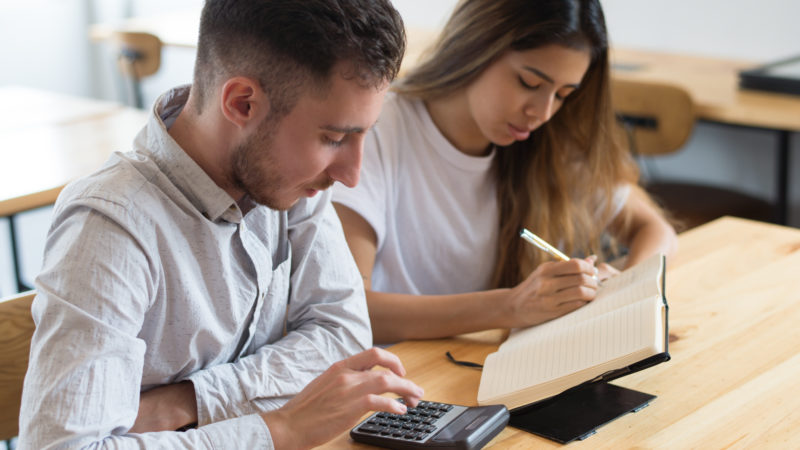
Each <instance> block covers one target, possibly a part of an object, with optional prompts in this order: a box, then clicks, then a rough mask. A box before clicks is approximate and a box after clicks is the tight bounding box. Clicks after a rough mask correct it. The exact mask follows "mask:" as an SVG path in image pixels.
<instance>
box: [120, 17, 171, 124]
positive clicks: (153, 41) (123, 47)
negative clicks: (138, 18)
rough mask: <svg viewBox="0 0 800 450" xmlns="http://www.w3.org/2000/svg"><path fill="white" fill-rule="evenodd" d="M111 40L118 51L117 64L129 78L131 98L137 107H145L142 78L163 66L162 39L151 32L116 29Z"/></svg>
mask: <svg viewBox="0 0 800 450" xmlns="http://www.w3.org/2000/svg"><path fill="white" fill-rule="evenodd" d="M111 42H112V44H113V46H114V49H115V50H116V53H117V66H118V67H119V70H120V72H121V73H122V75H123V76H124V77H125V78H126V79H127V80H128V91H129V94H128V95H129V98H132V100H133V102H132V103H133V105H134V106H136V107H137V108H140V109H141V108H144V100H143V97H142V86H141V80H142V79H143V78H145V77H148V76H150V75H153V74H154V73H156V72H157V71H158V68H159V67H160V66H161V40H160V39H159V38H158V37H157V36H155V35H152V34H150V33H142V32H133V31H116V32H114V33H113V34H112V36H111Z"/></svg>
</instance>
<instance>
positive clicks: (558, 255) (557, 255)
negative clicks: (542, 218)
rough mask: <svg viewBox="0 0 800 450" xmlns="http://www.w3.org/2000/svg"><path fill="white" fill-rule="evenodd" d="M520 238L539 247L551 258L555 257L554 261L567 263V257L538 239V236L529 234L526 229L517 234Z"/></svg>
mask: <svg viewBox="0 0 800 450" xmlns="http://www.w3.org/2000/svg"><path fill="white" fill-rule="evenodd" d="M519 235H520V237H522V239H525V240H526V241H528V242H530V243H531V244H533V245H535V246H537V247H539V248H540V249H541V250H544V251H545V252H547V253H549V254H550V255H551V256H553V257H555V258H556V259H560V260H561V261H569V256H567V255H565V254H563V253H561V252H560V251H559V250H558V249H557V248H555V247H553V246H552V245H550V244H548V243H547V241H545V240H544V239H542V238H540V237H539V236H537V235H535V234H533V233H531V232H530V231H528V229H526V228H523V229H522V230H521V231H520V232H519Z"/></svg>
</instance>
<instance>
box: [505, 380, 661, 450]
mask: <svg viewBox="0 0 800 450" xmlns="http://www.w3.org/2000/svg"><path fill="white" fill-rule="evenodd" d="M654 398H656V396H655V395H650V394H646V393H644V392H639V391H635V390H633V389H627V388H623V387H620V386H616V385H613V384H609V383H607V382H605V381H599V382H596V383H590V384H584V385H581V386H578V387H576V388H574V389H570V390H568V391H565V392H562V393H561V394H558V395H556V396H553V397H551V398H549V399H547V400H542V401H541V402H537V403H534V404H531V405H527V406H523V407H520V408H516V409H514V410H512V411H511V419H510V421H509V422H508V424H509V425H511V426H513V427H515V428H519V429H521V430H525V431H528V432H531V433H534V434H537V435H539V436H542V437H546V438H548V439H551V440H554V441H556V442H560V443H562V444H566V443H568V442H571V441H574V440H576V439H577V440H583V439H586V438H587V437H589V436H591V435H593V434H594V433H595V432H596V430H597V428H599V427H601V426H603V425H605V424H607V423H609V422H611V421H612V420H614V419H616V418H618V417H621V416H623V415H625V414H627V413H629V412H636V411H639V410H640V409H642V408H644V407H645V406H647V405H648V404H649V403H650V401H651V400H653V399H654Z"/></svg>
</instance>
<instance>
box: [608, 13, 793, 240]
mask: <svg viewBox="0 0 800 450" xmlns="http://www.w3.org/2000/svg"><path fill="white" fill-rule="evenodd" d="M603 7H604V10H605V13H606V21H607V25H608V29H609V34H610V36H611V41H612V45H618V46H621V47H638V48H644V49H650V50H663V51H674V52H680V53H691V54H697V55H711V56H721V57H726V58H732V59H741V60H749V61H754V62H756V63H758V62H769V61H773V60H777V59H781V58H786V57H789V56H793V55H800V27H798V26H797V18H798V17H800V2H798V1H796V0H762V1H759V2H755V1H750V0H670V1H641V0H604V1H603ZM797 114H798V115H800V110H798V111H797ZM776 139H777V137H776V133H774V132H770V131H764V130H753V129H742V128H732V127H725V126H721V125H715V124H703V123H701V124H699V125H698V126H697V127H696V129H695V133H694V135H693V136H692V138H691V139H690V141H689V143H688V144H687V146H686V148H685V149H684V150H682V151H681V152H679V153H677V154H676V155H672V156H669V157H664V158H659V159H658V160H655V161H653V163H654V164H653V167H654V168H655V170H656V171H657V172H658V173H659V174H660V175H661V176H662V177H669V178H676V179H685V180H692V181H702V182H707V183H709V184H718V185H724V186H738V187H739V188H740V189H741V190H743V191H745V192H749V193H751V194H754V195H758V196H760V197H762V198H767V199H774V198H775V197H774V195H775V189H776V188H775V185H776V183H777V181H776V180H775V171H776V167H775V165H776V164H775V163H776V161H775V158H776V154H775V153H776V150H775V149H776V146H777V140H776ZM789 179H790V186H789V188H790V195H789V203H790V206H791V210H790V214H789V223H790V224H791V225H794V226H800V134H798V133H793V134H792V136H791V151H790V170H789Z"/></svg>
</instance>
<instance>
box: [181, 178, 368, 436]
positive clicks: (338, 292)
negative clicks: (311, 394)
mask: <svg viewBox="0 0 800 450" xmlns="http://www.w3.org/2000/svg"><path fill="white" fill-rule="evenodd" d="M330 195H331V194H330V191H325V192H322V193H320V195H319V196H318V198H316V199H311V200H309V199H303V200H301V201H300V202H298V204H297V205H296V206H295V207H293V208H292V209H291V210H290V212H289V228H288V239H289V243H290V246H291V259H290V260H289V261H287V262H286V263H287V264H289V265H290V266H289V270H290V279H289V282H290V283H291V288H290V296H289V303H288V308H286V333H285V335H284V336H283V337H282V338H280V339H279V340H277V341H275V342H273V343H271V344H267V345H263V346H261V347H260V348H257V349H256V350H255V352H254V353H253V354H252V355H249V356H245V357H243V358H241V359H239V360H238V361H236V362H233V363H230V364H222V365H218V366H215V367H210V368H208V369H206V370H203V371H199V372H196V373H194V374H192V375H191V377H190V378H189V379H190V380H191V381H192V382H193V383H194V387H195V393H196V396H197V401H198V418H199V421H200V422H199V423H201V424H203V423H208V422H214V421H218V420H224V419H227V418H229V417H235V416H237V415H241V414H246V413H250V412H253V411H258V412H264V411H266V410H270V409H275V408H277V407H279V406H280V405H282V404H283V403H285V401H287V400H288V399H289V398H291V397H292V396H294V395H296V394H297V393H299V392H300V391H301V390H302V389H303V388H304V387H305V386H306V385H307V384H308V383H309V382H310V381H311V380H313V379H314V378H316V377H317V376H318V375H320V374H321V373H322V372H323V371H325V370H326V369H327V368H328V367H329V366H330V365H331V364H333V363H334V362H336V361H339V360H341V359H344V358H346V357H348V356H351V355H353V354H355V353H358V352H360V351H362V350H365V349H367V348H368V347H370V346H371V345H372V331H371V328H370V323H369V316H368V314H367V307H366V298H365V295H364V287H363V283H362V281H361V277H360V275H359V273H358V270H357V268H356V265H355V261H354V260H353V257H352V255H351V254H350V251H349V248H348V247H347V243H346V241H345V239H344V233H343V232H342V227H341V224H340V222H339V219H338V216H337V215H336V212H335V211H334V209H333V206H332V205H331V202H330ZM276 301H279V300H278V299H276ZM284 301H285V300H284ZM231 381H235V382H231ZM220 399H224V400H222V401H220Z"/></svg>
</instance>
